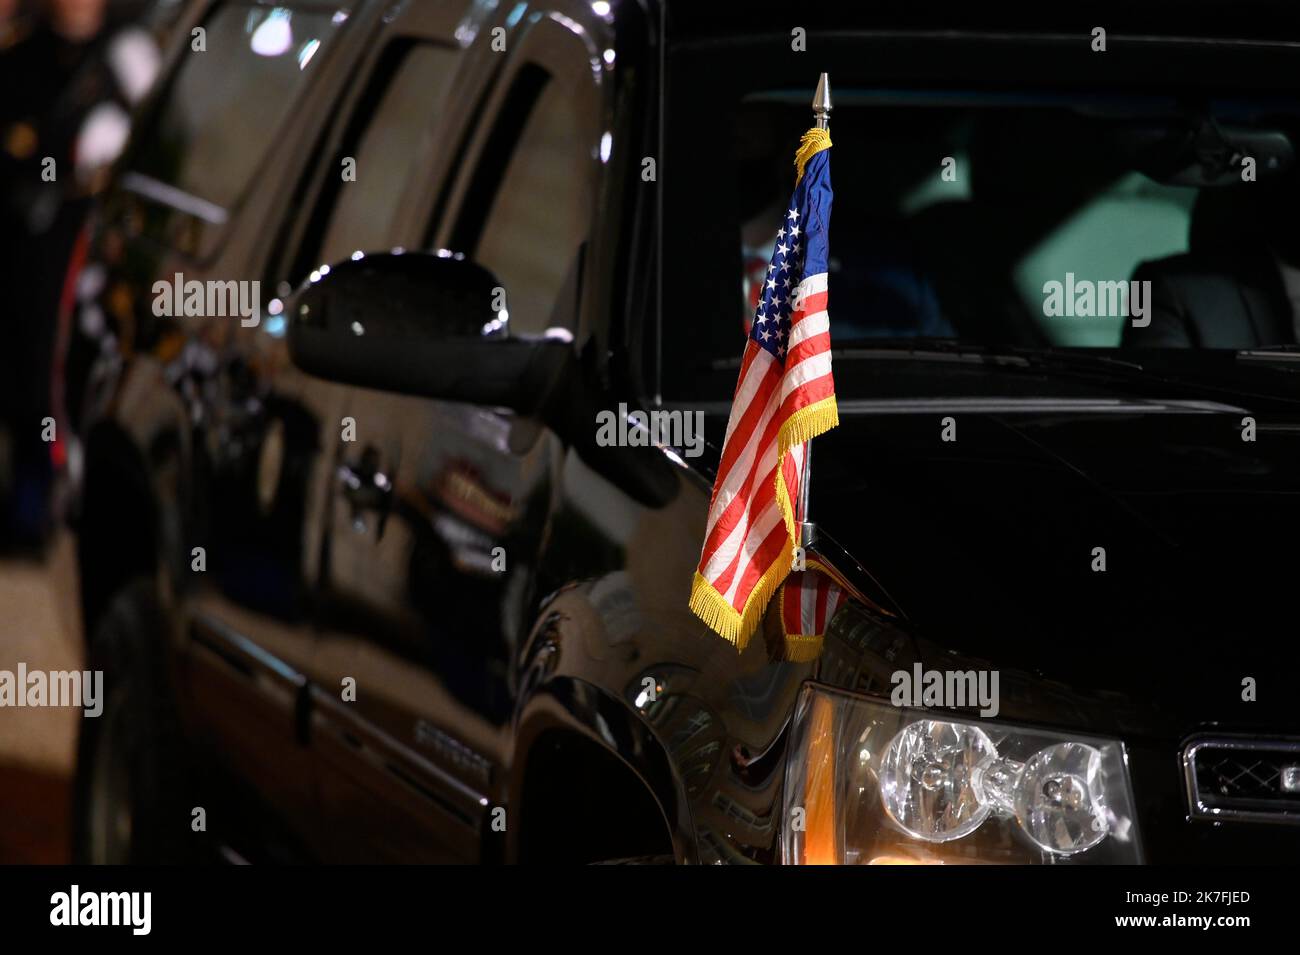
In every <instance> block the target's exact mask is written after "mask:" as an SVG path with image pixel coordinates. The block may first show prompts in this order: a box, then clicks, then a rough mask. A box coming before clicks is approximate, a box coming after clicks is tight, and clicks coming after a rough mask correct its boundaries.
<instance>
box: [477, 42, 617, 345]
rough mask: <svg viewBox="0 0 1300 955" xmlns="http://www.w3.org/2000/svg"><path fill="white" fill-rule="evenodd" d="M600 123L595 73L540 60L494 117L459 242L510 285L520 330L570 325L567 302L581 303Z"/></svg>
mask: <svg viewBox="0 0 1300 955" xmlns="http://www.w3.org/2000/svg"><path fill="white" fill-rule="evenodd" d="M584 65H585V63H584ZM596 119H597V109H596V101H595V91H594V87H593V86H592V84H591V78H590V71H589V70H588V71H587V73H586V75H582V74H577V75H575V76H573V77H565V76H563V75H555V74H552V73H550V72H548V71H547V70H545V69H543V68H541V67H540V66H536V65H534V64H530V65H528V66H526V67H525V68H523V69H521V70H520V71H519V73H518V74H517V75H516V76H515V78H514V80H513V82H512V86H511V89H510V92H509V94H508V95H507V98H506V101H505V103H504V105H503V107H502V109H501V111H500V113H499V114H498V115H497V117H496V118H495V122H494V126H493V131H492V134H491V135H490V136H489V138H488V141H487V144H486V146H485V147H484V153H483V156H482V158H481V160H480V162H479V164H478V169H477V171H476V173H475V178H474V181H473V183H472V184H471V186H470V189H469V192H468V193H467V198H466V200H465V203H464V205H463V207H462V212H461V214H460V217H459V220H458V228H457V231H456V238H455V239H454V242H455V243H456V245H457V246H458V248H457V250H458V251H459V250H460V249H469V250H471V255H472V257H473V258H474V259H475V261H477V262H478V263H479V264H481V265H483V266H484V267H486V268H487V269H489V270H490V271H491V272H492V273H493V274H494V275H495V276H496V277H497V279H498V280H499V281H500V282H501V284H502V286H503V287H504V288H505V290H506V294H507V301H508V304H509V309H510V328H511V331H512V332H513V333H516V334H538V333H541V332H543V331H544V330H545V329H547V328H548V327H552V326H555V325H557V324H558V325H560V326H563V327H571V326H572V324H573V321H574V316H573V314H572V310H571V309H569V310H567V314H566V309H565V308H564V307H563V305H562V303H561V299H562V298H563V304H569V303H571V302H573V301H575V300H576V299H574V298H573V297H571V295H570V293H573V294H574V295H576V285H577V276H578V275H579V272H580V269H581V265H582V257H583V252H584V250H585V248H586V242H587V238H588V234H589V232H590V228H591V220H592V214H593V205H594V201H595V188H596V187H595V173H596V158H595V148H596V143H597V139H598V136H597V133H596V125H597V124H596Z"/></svg>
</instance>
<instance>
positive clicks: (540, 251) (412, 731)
mask: <svg viewBox="0 0 1300 955" xmlns="http://www.w3.org/2000/svg"><path fill="white" fill-rule="evenodd" d="M490 39H491V38H490V35H489V34H488V33H487V32H486V31H484V33H483V34H482V35H481V40H480V47H479V49H478V51H477V52H478V57H479V59H478V62H479V63H486V64H490V68H491V70H492V81H491V83H490V85H489V89H490V92H489V94H488V95H487V96H486V97H485V99H484V100H483V103H482V108H481V111H480V113H479V114H478V115H477V116H475V117H473V120H474V122H473V123H472V125H471V126H470V127H469V129H468V135H466V136H462V137H459V138H460V139H461V140H462V141H463V142H464V152H463V158H462V159H461V161H460V162H458V163H457V164H455V165H454V166H453V167H452V168H454V169H455V170H456V172H455V175H454V178H453V179H452V180H450V181H449V182H447V183H446V195H447V197H448V198H447V202H446V205H445V207H444V210H445V211H443V213H442V215H441V216H440V218H439V220H438V221H437V222H435V223H434V224H433V229H432V232H433V234H434V235H435V241H436V244H437V246H438V247H443V246H448V245H449V246H450V248H452V249H453V250H454V251H455V252H457V253H463V254H465V255H467V256H468V257H470V258H472V259H476V260H478V261H479V262H480V263H481V264H483V265H484V266H485V267H487V268H488V269H489V270H491V271H492V272H493V273H494V274H495V275H496V276H497V279H498V281H499V282H500V284H501V287H502V288H503V289H504V290H505V293H504V303H503V304H504V305H505V308H504V309H503V311H502V313H500V318H499V319H498V321H497V323H496V324H498V325H508V329H509V334H512V335H541V334H549V335H552V336H568V337H569V338H572V336H573V335H574V333H575V330H576V329H577V327H578V315H579V304H580V302H581V301H582V295H583V288H584V283H583V266H584V261H585V258H586V251H587V249H588V246H589V238H590V235H591V234H592V228H593V223H594V221H595V215H596V196H597V186H598V179H599V171H600V161H599V152H598V150H599V142H600V133H599V117H600V110H599V106H598V104H599V93H600V89H599V76H598V74H594V73H593V70H592V65H591V64H592V54H591V50H589V49H588V47H587V43H586V42H585V41H584V38H583V37H582V36H581V35H580V33H577V32H575V31H574V30H572V29H571V28H570V26H566V25H564V24H563V23H562V22H560V21H558V20H556V19H552V18H549V17H541V16H538V17H534V18H531V19H529V20H527V21H526V22H524V23H521V24H517V25H516V26H515V27H514V28H513V32H512V33H511V34H510V36H509V41H508V49H509V50H510V51H511V52H510V54H509V55H508V56H505V57H502V56H500V55H497V54H494V53H491V52H490V51H489V50H488V48H487V46H486V45H487V44H488V43H489V42H490ZM473 52H475V51H471V53H473ZM503 60H504V62H502V61H503ZM455 125H456V124H455V122H454V121H451V122H449V125H448V133H447V135H446V136H443V137H434V143H435V145H437V144H445V143H446V142H448V141H454V140H456V139H457V138H458V137H457V136H456V135H455V133H454V132H453V130H454V128H455ZM431 164H432V163H431ZM425 185H427V184H425ZM433 191H434V192H438V191H440V190H437V189H435V190H433ZM349 408H350V413H349V417H350V418H351V419H352V423H353V424H354V425H355V431H354V432H353V433H352V434H347V433H345V432H344V431H342V430H341V431H340V432H339V435H338V436H337V440H336V450H335V454H336V457H337V460H338V462H339V467H338V475H339V480H338V481H337V482H336V483H335V485H334V488H333V492H332V494H333V497H332V505H331V508H330V513H329V516H328V520H327V523H326V529H325V532H324V533H325V538H326V539H325V541H324V542H323V549H322V553H323V554H325V555H327V558H326V559H324V561H323V565H322V569H321V574H322V581H323V591H324V593H325V595H326V596H325V605H326V606H327V607H328V610H327V611H326V612H324V613H323V614H322V621H323V623H322V633H321V647H320V651H319V654H318V664H319V666H320V681H319V686H320V694H319V699H317V700H315V701H314V704H313V713H314V716H313V740H314V741H316V740H317V738H318V737H319V739H320V745H322V746H327V747H329V748H330V749H331V750H332V751H333V752H334V754H335V755H336V756H337V757H338V761H337V765H338V766H339V767H341V768H345V769H346V771H347V772H348V773H350V774H351V778H352V782H353V783H355V788H354V789H352V790H351V792H352V796H353V798H352V799H351V800H348V799H342V798H340V801H339V802H338V803H337V804H336V805H334V806H333V811H334V812H336V813H337V819H338V825H337V826H336V827H335V828H336V831H337V833H338V836H339V839H340V845H339V847H338V849H339V854H340V855H341V856H344V857H347V858H354V859H355V858H360V859H372V860H392V859H427V858H475V857H478V856H479V854H480V851H485V852H486V854H487V856H488V857H489V858H491V857H493V856H494V855H495V854H497V853H498V852H500V851H501V845H502V840H497V839H496V838H495V837H496V836H497V835H498V834H499V833H500V829H501V826H502V825H507V824H508V821H507V820H506V819H505V818H504V817H503V816H502V815H501V812H499V811H498V810H500V809H505V808H506V807H501V806H499V802H500V801H501V794H502V791H503V789H504V785H503V771H504V769H505V766H506V759H507V754H508V752H509V740H510V737H509V724H510V716H511V713H512V707H513V691H514V687H513V686H512V683H511V681H512V674H511V670H510V661H511V659H512V653H513V650H514V649H515V648H516V647H517V645H518V643H519V641H520V640H521V638H522V637H523V636H524V635H525V634H526V632H527V629H528V627H529V625H530V623H531V620H532V615H531V609H530V608H531V607H532V606H534V604H535V595H534V594H533V593H532V589H531V588H532V580H533V572H534V569H535V557H536V554H537V553H538V550H539V545H540V542H541V540H542V539H543V536H544V535H545V533H546V532H547V520H548V515H549V514H550V511H551V500H552V494H553V488H554V487H555V486H556V483H557V476H558V474H557V472H558V469H559V467H560V463H561V461H562V455H561V449H560V445H559V442H558V440H557V439H556V437H555V436H554V435H553V434H552V433H550V432H549V431H548V430H546V429H545V428H543V427H541V426H540V425H539V424H538V423H537V422H536V421H534V420H531V419H526V418H520V417H517V416H512V415H510V414H507V413H505V412H502V411H499V410H496V409H489V408H481V407H473V406H467V405H453V404H448V403H440V402H433V401H428V400H425V399H420V398H413V397H408V396H402V395H396V394H389V393H384V392H379V391H373V390H367V389H356V390H355V391H354V392H353V393H352V395H351V398H350V405H349ZM349 680H351V681H354V683H353V685H354V687H355V698H354V699H350V700H345V699H342V698H341V697H340V694H339V692H338V690H337V688H338V687H340V686H344V685H347V681H349ZM344 788H345V787H343V785H342V784H341V783H340V792H342V791H343V789H344ZM359 818H364V820H365V821H364V823H363V824H360V825H358V819H359Z"/></svg>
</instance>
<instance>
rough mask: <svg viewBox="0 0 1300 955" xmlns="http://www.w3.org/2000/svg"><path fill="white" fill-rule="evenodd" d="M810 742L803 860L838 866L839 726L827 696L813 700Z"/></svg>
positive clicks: (810, 863) (805, 790) (809, 862)
mask: <svg viewBox="0 0 1300 955" xmlns="http://www.w3.org/2000/svg"><path fill="white" fill-rule="evenodd" d="M808 739H809V744H808V774H807V775H808V778H807V781H806V784H805V788H804V792H805V793H806V794H807V798H806V799H805V802H806V803H807V805H805V806H804V817H805V818H804V823H805V825H806V826H807V832H806V834H805V838H804V850H803V852H804V860H803V861H804V864H805V865H835V864H836V863H838V862H839V852H838V851H837V850H836V839H835V727H834V719H833V713H832V709H831V704H830V701H829V700H826V699H825V698H823V697H816V698H815V699H814V700H813V711H812V719H811V722H810V725H809V730H808Z"/></svg>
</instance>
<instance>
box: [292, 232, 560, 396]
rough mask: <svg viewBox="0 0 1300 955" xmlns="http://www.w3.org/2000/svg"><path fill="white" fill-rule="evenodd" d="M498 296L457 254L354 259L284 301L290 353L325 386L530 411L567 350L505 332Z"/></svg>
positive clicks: (552, 341) (489, 279) (483, 273)
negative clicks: (333, 383)
mask: <svg viewBox="0 0 1300 955" xmlns="http://www.w3.org/2000/svg"><path fill="white" fill-rule="evenodd" d="M501 297H502V296H501V292H500V285H499V283H498V282H497V280H496V278H495V277H494V276H493V275H492V273H491V272H489V271H488V270H487V269H485V268H483V267H481V266H479V265H475V264H474V263H473V262H469V261H467V260H466V259H465V258H464V257H463V256H458V255H452V254H450V253H445V252H444V253H437V254H433V253H423V252H391V253H382V254H376V255H365V256H357V257H354V258H353V259H350V260H346V261H344V262H340V263H339V264H337V265H334V266H326V267H322V268H321V270H320V271H319V272H316V273H313V274H312V277H311V279H310V281H308V282H307V283H306V284H305V285H303V287H302V288H300V289H299V290H298V291H297V292H295V293H294V294H293V295H292V296H291V297H290V298H289V300H288V302H287V303H286V305H285V310H286V312H287V314H288V317H289V354H290V355H291V356H292V358H293V361H294V363H295V364H296V365H297V366H298V367H299V368H301V369H302V370H303V371H305V372H308V373H309V374H312V375H316V376H318V377H320V378H326V379H329V380H331V381H339V382H345V383H348V384H353V385H361V386H363V387H366V388H378V389H382V390H384V391H396V392H401V393H403V394H411V395H423V396H425V397H429V398H439V399H443V400H446V401H463V402H470V403H474V404H482V405H490V406H494V407H503V408H510V409H513V410H515V411H518V412H521V413H524V414H527V413H531V412H533V411H535V410H536V409H537V408H538V407H540V405H541V402H542V401H543V400H544V398H545V397H546V395H547V394H548V393H549V392H550V389H551V386H552V385H553V384H554V382H555V381H556V379H557V378H558V376H559V375H560V373H561V371H562V370H563V367H564V364H565V362H566V360H568V359H569V358H570V357H571V355H572V347H571V345H570V344H569V341H568V340H567V339H559V338H535V339H534V338H529V339H516V338H509V337H506V336H504V335H502V334H501V329H502V328H503V327H506V326H507V323H506V322H504V321H503V320H502V319H503V316H502V315H501V314H499V313H498V312H496V311H495V310H494V308H493V306H494V305H499V304H500V299H501Z"/></svg>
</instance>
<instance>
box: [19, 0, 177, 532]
mask: <svg viewBox="0 0 1300 955" xmlns="http://www.w3.org/2000/svg"><path fill="white" fill-rule="evenodd" d="M141 12H143V11H142V9H141V7H140V5H139V4H136V5H133V6H132V7H120V6H116V5H114V6H110V4H109V3H108V2H107V0H43V2H40V3H38V4H30V3H29V4H25V3H23V2H22V0H0V15H3V18H4V23H5V27H4V29H3V32H0V236H3V242H4V245H5V246H6V247H7V252H6V254H4V255H3V256H0V340H2V341H3V342H4V347H3V348H0V548H7V549H14V548H17V549H20V550H30V549H35V550H39V549H40V548H42V547H43V545H44V543H45V541H46V540H47V538H48V536H49V533H50V531H51V529H52V525H53V514H52V507H51V500H52V496H51V490H52V487H53V482H54V476H55V472H56V470H57V468H58V467H60V466H62V464H63V453H64V447H65V446H64V445H63V443H62V442H61V441H60V440H59V439H60V438H61V437H62V435H58V434H57V432H56V433H55V435H54V438H55V440H53V441H50V440H48V438H49V435H50V431H49V429H48V428H47V427H46V426H45V424H43V422H45V419H47V418H51V417H53V413H52V409H53V407H54V404H53V400H52V392H53V388H52V384H51V369H52V363H53V353H54V344H55V338H56V334H57V330H58V322H59V314H60V306H61V302H62V301H63V300H65V299H66V298H67V297H68V295H69V291H70V289H71V283H72V282H73V281H74V280H75V277H76V264H77V263H76V261H75V255H74V253H75V250H76V248H77V246H78V236H79V235H80V233H81V230H82V228H83V226H84V225H85V223H86V218H87V214H88V212H89V211H90V208H91V203H92V200H93V197H94V195H95V194H96V192H97V191H98V190H99V189H100V188H101V187H102V185H103V182H104V180H105V177H106V174H107V171H108V168H109V166H110V165H111V164H112V162H113V161H114V160H115V159H116V158H117V157H118V155H120V154H121V152H122V150H123V148H124V147H125V145H126V141H127V137H128V135H129V132H130V125H131V110H132V109H133V107H134V106H135V105H136V104H137V103H139V101H140V100H141V98H142V97H143V96H144V95H145V93H146V92H147V91H148V90H149V88H150V86H151V85H152V84H153V80H154V78H155V76H156V75H157V73H158V68H159V63H160V57H159V52H158V47H157V45H156V43H155V42H154V40H153V38H152V36H151V35H150V34H149V33H148V32H147V31H145V30H143V29H141V28H139V27H137V26H135V25H134V19H133V18H134V16H136V15H138V14H140V13H141ZM70 266H71V267H70Z"/></svg>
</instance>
